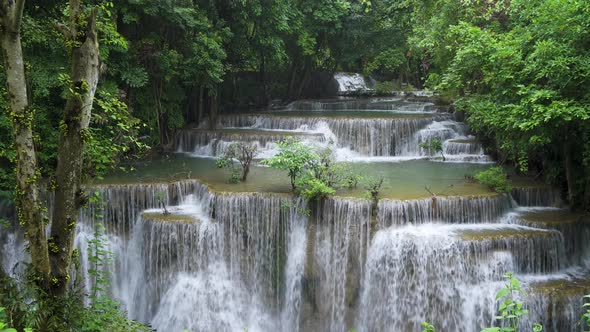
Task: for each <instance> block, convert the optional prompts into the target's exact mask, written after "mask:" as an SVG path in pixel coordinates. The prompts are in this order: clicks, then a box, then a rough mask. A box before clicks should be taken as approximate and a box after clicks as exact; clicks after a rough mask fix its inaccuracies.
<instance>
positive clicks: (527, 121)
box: [0, 0, 590, 206]
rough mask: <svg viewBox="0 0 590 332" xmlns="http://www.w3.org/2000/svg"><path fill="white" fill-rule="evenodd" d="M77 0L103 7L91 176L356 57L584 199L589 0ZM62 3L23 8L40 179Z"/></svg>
mask: <svg viewBox="0 0 590 332" xmlns="http://www.w3.org/2000/svg"><path fill="white" fill-rule="evenodd" d="M85 2H86V3H87V5H89V6H90V5H99V6H100V8H101V10H100V11H99V18H98V22H97V28H98V36H99V45H100V60H101V76H100V81H99V85H98V88H97V92H96V96H95V98H96V102H95V105H94V110H93V112H92V119H91V126H90V134H91V137H92V139H91V140H89V142H88V144H87V145H86V148H85V156H86V159H85V167H86V169H87V172H85V174H88V175H90V176H100V175H102V174H105V173H106V172H107V171H108V170H109V169H111V168H113V167H115V166H118V165H119V163H120V162H121V161H124V160H125V159H126V158H132V157H135V156H137V155H138V154H141V153H143V152H145V151H146V150H147V148H148V147H152V148H154V149H157V148H160V147H166V146H167V145H169V144H170V142H171V140H172V137H173V135H174V131H175V130H176V129H179V128H182V127H183V126H185V125H186V124H187V123H191V122H199V121H202V120H203V119H205V118H206V116H207V115H208V114H213V115H214V114H216V113H217V112H218V111H219V110H223V109H231V110H235V109H247V108H252V107H263V106H265V105H268V104H269V103H270V101H271V100H274V99H280V100H283V102H286V101H289V100H293V99H296V98H300V97H304V96H305V95H306V91H305V87H306V86H308V85H309V84H310V81H311V80H312V79H313V78H314V77H315V76H314V74H315V73H321V72H327V73H332V72H335V71H353V72H361V73H364V74H365V75H371V76H372V77H374V78H375V79H376V80H377V81H379V82H392V81H395V82H397V83H398V85H399V83H402V82H403V83H409V84H411V85H412V86H415V87H422V88H423V87H426V88H429V89H434V90H437V91H439V92H440V93H441V94H442V95H443V96H444V97H445V99H448V100H454V101H456V106H457V109H458V110H461V111H464V112H466V114H467V121H468V123H469V124H470V125H471V127H472V128H473V129H474V130H475V131H476V132H477V134H478V135H479V136H480V137H482V138H483V139H484V142H485V143H486V145H487V147H488V149H489V152H491V153H493V154H495V155H496V156H497V157H498V158H499V159H500V161H502V162H513V163H515V165H517V166H518V168H519V169H520V170H522V171H524V172H527V171H533V172H535V174H539V175H540V176H543V177H545V178H546V179H548V180H549V181H550V182H551V183H552V184H557V185H559V186H563V189H564V191H568V192H569V194H570V199H571V200H573V199H574V196H575V197H577V199H576V201H575V202H574V204H575V205H579V206H587V205H588V201H589V200H590V181H588V179H587V176H585V174H588V173H589V172H588V169H589V167H590V166H589V165H590V164H589V162H590V161H589V160H590V147H589V143H588V142H589V138H588V133H589V132H590V131H589V130H588V117H589V114H590V111H589V106H588V98H589V92H588V91H590V89H589V81H588V80H589V77H590V76H589V75H590V67H589V66H590V61H589V56H590V51H588V50H589V47H588V46H590V45H589V43H590V38H589V36H588V34H589V33H590V32H589V31H590V27H589V25H590V15H589V14H590V13H589V10H590V9H589V8H590V5H589V4H588V3H587V2H586V1H560V0H534V1H518V0H517V1H510V2H508V1H487V0H486V1H483V0H461V1H454V0H436V1H424V0H403V1H397V0H396V1H392V0H372V1H369V0H351V1H346V0H337V1H333V0H317V1H312V2H309V1H298V0H273V1H268V0H251V1H250V0H249V1H243V0H231V1H184V0H182V1H160V0H124V1H110V2H109V1H96V2H94V1H85ZM66 15H67V1H57V0H52V1H27V2H26V6H25V8H24V15H23V19H22V32H21V38H22V44H23V52H24V58H25V61H26V75H27V82H28V86H29V92H30V96H29V98H30V101H31V105H32V108H33V110H34V121H33V124H34V127H35V133H36V137H35V142H36V143H35V144H36V145H37V147H38V159H39V165H40V168H41V174H42V175H43V177H44V178H50V177H51V175H52V172H53V171H54V169H55V165H56V146H57V141H58V135H57V133H58V130H57V128H58V127H59V121H60V119H61V115H62V113H63V109H64V105H65V102H66V99H65V98H64V97H65V96H66V95H67V89H66V87H67V82H68V70H69V66H70V63H69V61H70V59H69V58H68V56H67V54H68V47H69V46H68V45H67V41H66V40H64V38H63V35H62V34H61V33H60V31H59V28H58V27H59V24H58V23H59V22H61V21H63V18H64V16H66ZM0 75H2V76H0V77H1V78H0V79H1V80H5V77H4V70H2V71H1V74H0ZM6 93H7V92H6V90H5V89H3V90H2V98H1V99H0V106H1V107H2V108H3V109H7V106H8V104H7V95H6ZM0 128H1V130H0V147H1V152H0V178H1V179H2V186H1V188H0V190H2V191H3V192H4V193H5V195H10V192H11V191H12V189H13V186H14V184H13V179H14V177H13V162H14V157H15V155H14V153H15V152H14V148H13V147H12V146H11V134H10V133H11V125H10V121H9V120H8V118H7V116H6V114H5V113H4V114H3V115H1V116H0Z"/></svg>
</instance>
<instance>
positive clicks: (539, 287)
mask: <svg viewBox="0 0 590 332" xmlns="http://www.w3.org/2000/svg"><path fill="white" fill-rule="evenodd" d="M93 190H95V191H96V193H97V194H98V196H100V197H102V199H101V200H99V202H95V203H91V204H90V206H89V207H88V208H86V209H83V210H82V211H81V214H80V215H81V219H80V223H79V225H78V234H77V236H76V246H77V248H78V250H79V251H80V257H81V262H80V266H81V267H80V270H81V271H82V274H81V275H76V278H79V279H81V280H82V281H83V284H84V285H85V287H86V290H89V287H90V286H91V285H92V282H93V280H92V278H91V277H90V276H88V274H87V273H84V271H87V270H88V269H89V268H90V264H91V263H90V262H89V261H88V259H87V253H88V251H87V248H88V241H89V240H90V239H92V234H93V229H94V225H95V224H96V223H102V224H104V225H105V226H106V232H107V238H108V242H107V243H106V245H107V248H108V250H110V251H112V252H113V253H114V254H115V257H116V259H115V261H114V264H113V265H112V266H111V267H110V268H109V269H110V272H111V273H112V285H111V289H110V291H111V292H112V294H113V296H114V297H115V298H117V299H119V300H120V301H121V302H122V303H123V305H124V308H125V310H127V311H128V312H129V315H130V317H131V318H133V319H137V320H139V321H141V322H145V323H148V324H150V325H151V326H152V327H154V328H155V329H156V330H157V331H182V330H184V329H189V330H191V331H203V330H206V331H243V330H244V329H246V328H247V329H248V331H256V332H267V331H268V332H270V331H276V330H280V331H326V332H337V331H346V330H348V329H352V328H354V329H357V330H359V331H391V330H395V331H420V330H421V327H420V324H421V322H423V321H429V322H431V323H432V324H434V325H435V326H436V327H437V329H438V330H441V331H465V332H472V331H479V329H481V328H483V327H486V326H491V324H492V323H493V316H494V314H495V311H496V309H497V307H496V301H495V292H496V291H497V290H498V288H500V287H501V286H502V276H503V274H504V273H506V272H514V273H516V275H517V276H518V277H519V278H520V279H521V280H522V281H523V283H524V285H525V287H526V288H527V292H530V294H531V295H530V297H527V298H526V299H525V301H524V302H525V303H526V304H527V307H528V308H529V310H530V312H531V314H530V317H528V318H526V319H524V320H523V322H522V324H523V327H524V326H525V325H526V324H530V323H531V322H533V321H539V322H541V323H543V324H544V325H545V326H546V327H547V328H548V329H550V328H553V329H555V330H559V331H562V330H563V331H568V330H571V329H573V326H572V325H571V322H573V320H572V319H573V317H575V316H576V315H577V314H578V313H579V311H580V310H581V303H580V299H579V298H578V295H577V294H578V293H576V292H572V293H569V291H568V292H563V293H555V292H556V291H555V290H554V289H558V290H557V292H559V287H565V286H563V285H564V283H565V284H567V285H570V284H571V285H574V286H573V287H579V288H580V292H584V291H585V290H586V289H590V285H588V282H587V281H585V279H580V280H578V279H577V278H582V276H583V275H584V273H585V272H584V271H587V269H588V268H590V259H589V257H590V249H589V248H590V245H588V243H589V241H588V239H589V236H590V227H587V226H588V224H587V222H586V219H584V218H582V217H580V216H578V215H576V214H572V215H571V216H570V215H564V213H565V212H564V211H563V210H560V209H559V208H556V207H536V206H532V207H526V206H521V207H519V206H518V205H517V202H518V203H520V204H522V205H538V204H544V203H547V205H558V204H559V200H558V197H556V196H555V195H554V194H553V192H552V191H550V190H547V189H544V190H543V189H539V188H536V189H515V190H514V191H513V193H512V195H491V196H475V197H436V198H435V199H434V200H433V198H426V199H416V200H391V199H382V200H380V201H379V203H378V205H377V206H376V207H373V206H372V204H371V202H370V201H368V200H365V199H357V198H343V197H333V198H328V199H325V200H323V201H322V202H318V203H312V204H306V203H305V202H303V201H302V200H301V199H299V198H296V197H294V196H291V195H286V194H270V193H269V194H263V193H217V192H214V191H211V190H210V189H209V188H208V186H206V185H204V184H202V183H200V182H199V181H196V180H183V181H177V182H172V183H161V184H136V185H131V184H129V185H109V186H106V185H103V186H96V187H94V188H93ZM513 198H514V199H513ZM100 201H102V202H103V203H100ZM162 202H165V205H166V206H167V208H166V209H167V210H168V211H169V214H168V215H164V214H163V210H162ZM1 210H2V214H3V215H4V216H11V212H10V211H13V210H11V208H10V207H9V206H2V209H1ZM12 218H14V213H12ZM555 218H560V219H559V220H562V221H563V222H557V221H555ZM0 246H1V247H2V248H3V255H2V256H3V257H2V258H3V260H2V263H3V266H4V268H5V269H6V270H8V269H9V267H10V266H11V265H14V264H15V263H16V262H17V261H19V260H22V259H23V258H24V243H23V241H22V234H20V233H18V232H13V231H11V232H4V233H2V234H0ZM4 248H7V249H10V250H6V249H4ZM573 253H577V254H575V255H574V254H573ZM575 266H577V267H575ZM585 269H586V270H585ZM556 287H557V288H556ZM568 287H570V286H568ZM584 287H587V288H584ZM569 289H570V288H568V290H569ZM549 294H551V295H550V296H549ZM555 294H562V295H560V296H556V295H555ZM527 326H528V325H527Z"/></svg>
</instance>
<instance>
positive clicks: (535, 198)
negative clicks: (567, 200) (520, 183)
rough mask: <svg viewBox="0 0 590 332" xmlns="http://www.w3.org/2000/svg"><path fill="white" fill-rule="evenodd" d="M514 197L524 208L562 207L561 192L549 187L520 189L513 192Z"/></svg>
mask: <svg viewBox="0 0 590 332" xmlns="http://www.w3.org/2000/svg"><path fill="white" fill-rule="evenodd" d="M511 194H512V197H513V198H514V200H515V201H516V202H517V203H518V205H522V206H560V205H561V204H562V201H561V197H560V194H559V191H558V190H556V189H553V188H548V187H520V188H514V189H513V190H512V193H511Z"/></svg>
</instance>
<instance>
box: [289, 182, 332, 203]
mask: <svg viewBox="0 0 590 332" xmlns="http://www.w3.org/2000/svg"><path fill="white" fill-rule="evenodd" d="M298 186H299V187H300V190H299V192H300V194H301V196H303V198H305V200H307V201H313V200H318V199H321V198H324V197H327V196H330V195H333V194H334V193H336V190H335V189H334V188H332V187H330V186H329V185H328V184H326V182H324V181H322V180H320V179H316V178H314V177H309V178H303V179H302V180H300V182H298Z"/></svg>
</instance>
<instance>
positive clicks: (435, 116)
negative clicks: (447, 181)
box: [174, 98, 490, 162]
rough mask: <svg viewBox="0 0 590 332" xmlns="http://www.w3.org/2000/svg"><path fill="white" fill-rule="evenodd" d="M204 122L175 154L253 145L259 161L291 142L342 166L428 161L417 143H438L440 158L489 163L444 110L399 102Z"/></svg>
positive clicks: (369, 101) (299, 108)
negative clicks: (379, 160) (329, 153)
mask: <svg viewBox="0 0 590 332" xmlns="http://www.w3.org/2000/svg"><path fill="white" fill-rule="evenodd" d="M209 127H210V124H209V123H208V120H206V121H204V122H203V123H202V124H201V125H200V127H199V128H200V129H196V130H195V129H192V130H181V131H179V132H178V133H177V135H176V138H175V143H174V144H175V149H176V151H177V152H185V153H190V154H192V155H196V156H204V157H212V156H219V155H220V154H221V153H222V152H223V150H224V149H225V148H226V147H227V145H229V144H230V143H232V142H249V143H255V144H256V145H257V146H258V149H259V156H258V157H259V158H266V157H269V156H272V155H274V154H275V153H276V142H278V141H280V140H282V139H285V138H287V137H295V138H297V139H300V140H303V141H304V142H306V144H314V145H319V146H323V147H331V148H333V149H335V150H336V155H337V157H338V158H339V159H340V160H351V159H352V160H363V159H366V158H370V157H397V158H406V159H407V158H426V157H429V156H431V155H432V154H431V153H429V151H427V150H425V149H424V148H422V147H420V144H421V143H426V142H429V141H432V140H433V139H435V138H436V139H440V140H441V141H444V154H445V155H446V156H447V158H448V160H450V161H456V162H466V161H467V162H490V159H489V157H487V156H486V155H484V153H483V149H481V146H480V145H479V144H477V143H473V142H468V141H469V140H470V139H472V137H470V136H468V135H467V134H468V128H467V127H466V126H465V125H464V124H462V123H459V122H456V121H454V120H453V115H452V114H450V113H448V112H446V110H445V108H442V107H440V106H435V105H434V104H432V103H428V102H413V101H408V100H406V99H402V98H366V99H350V98H341V99H333V100H329V99H328V100H315V101H314V100H303V101H296V102H293V103H292V104H290V105H289V106H288V108H286V109H284V110H275V111H273V112H272V113H269V112H258V113H246V114H243V113H242V114H241V113H227V114H221V115H219V116H218V117H217V120H216V123H215V127H216V128H218V130H217V131H210V130H207V128H209Z"/></svg>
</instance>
